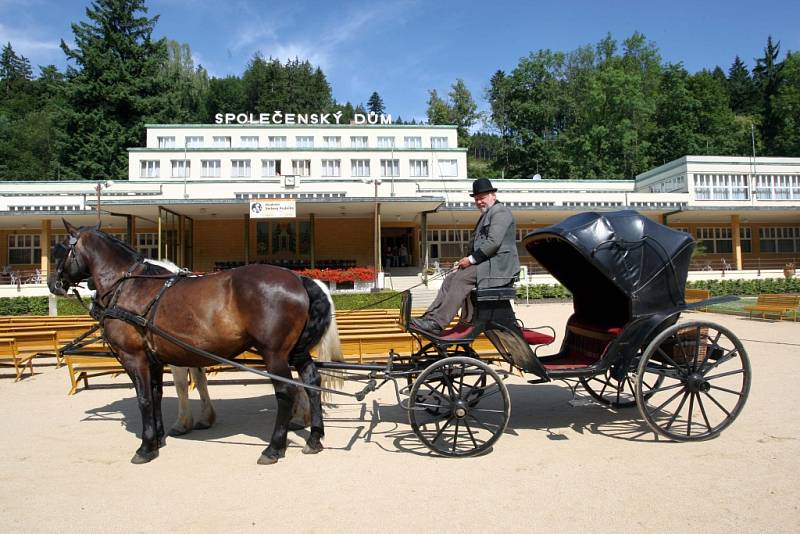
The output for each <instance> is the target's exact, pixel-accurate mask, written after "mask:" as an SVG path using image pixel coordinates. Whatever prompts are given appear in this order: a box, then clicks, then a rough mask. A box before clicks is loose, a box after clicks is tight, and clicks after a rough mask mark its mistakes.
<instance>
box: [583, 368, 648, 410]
mask: <svg viewBox="0 0 800 534" xmlns="http://www.w3.org/2000/svg"><path fill="white" fill-rule="evenodd" d="M580 380H581V384H582V385H583V387H584V389H585V390H586V392H587V393H588V394H589V395H591V396H592V398H594V399H595V400H596V401H597V402H599V403H601V404H604V405H606V406H611V407H612V408H632V407H633V406H636V385H635V381H636V376H635V375H634V374H633V373H626V374H625V377H624V379H623V380H617V379H616V378H614V377H613V376H611V369H608V370H607V371H606V372H605V374H602V375H595V376H590V377H587V378H581V379H580ZM663 381H664V377H663V376H655V377H647V378H646V379H645V380H644V381H643V385H644V387H645V388H646V389H645V396H646V397H649V396H650V395H651V393H650V392H649V391H650V390H651V389H653V388H657V387H658V386H660V385H661V383H662V382H663Z"/></svg>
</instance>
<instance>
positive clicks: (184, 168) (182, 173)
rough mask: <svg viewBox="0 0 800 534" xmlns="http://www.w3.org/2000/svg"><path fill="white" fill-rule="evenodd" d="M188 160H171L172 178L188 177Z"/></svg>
mask: <svg viewBox="0 0 800 534" xmlns="http://www.w3.org/2000/svg"><path fill="white" fill-rule="evenodd" d="M189 172H190V169H189V160H188V159H173V160H172V174H171V176H172V177H173V178H188V177H189Z"/></svg>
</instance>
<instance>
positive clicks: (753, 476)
mask: <svg viewBox="0 0 800 534" xmlns="http://www.w3.org/2000/svg"><path fill="white" fill-rule="evenodd" d="M569 312H570V306H569V305H568V304H547V305H532V306H523V307H522V308H521V309H520V310H519V315H520V316H521V317H523V318H525V319H526V322H528V323H534V324H536V323H539V324H540V323H551V324H555V325H563V324H564V322H565V320H566V318H567V316H568V314H569ZM700 316H702V317H704V318H708V319H710V320H713V321H717V322H719V323H721V324H723V325H726V326H728V327H729V328H730V329H731V330H732V331H733V332H735V333H736V334H737V335H738V336H739V337H740V338H742V339H743V340H744V343H745V346H746V348H747V350H748V351H749V354H750V358H751V362H752V366H753V383H752V389H751V393H750V399H749V402H748V404H747V406H746V407H745V409H744V412H743V413H742V415H741V416H740V417H739V418H738V419H737V421H736V422H735V423H734V424H733V425H732V426H731V427H730V428H728V429H727V430H726V431H724V432H723V433H722V435H721V436H720V437H719V438H717V439H714V440H711V441H707V442H701V443H681V444H677V443H668V442H664V441H658V440H656V439H655V437H654V435H653V434H652V433H651V432H648V431H647V430H646V428H645V427H644V426H643V423H641V422H640V419H639V414H638V411H637V410H636V409H635V408H633V409H628V410H616V411H615V410H611V409H607V408H603V407H600V406H598V405H588V406H578V407H573V406H571V405H570V404H568V401H569V400H570V399H571V398H572V397H571V394H570V392H569V390H568V389H567V388H566V387H564V386H560V385H556V384H545V385H535V386H531V385H527V384H525V383H524V381H523V380H521V379H512V380H511V381H510V383H509V390H510V392H511V399H512V406H513V408H512V417H511V423H510V426H509V429H508V430H507V432H506V435H504V436H503V437H502V439H500V441H499V442H498V443H497V444H496V445H495V447H494V449H493V450H492V451H491V452H490V453H489V454H486V455H484V456H481V457H477V458H468V459H448V458H441V457H437V456H433V455H432V454H430V453H429V452H428V451H427V449H424V448H423V447H422V446H421V445H420V444H419V443H418V441H417V439H416V437H415V436H414V434H413V433H412V432H411V428H410V427H409V425H408V423H407V419H406V415H405V413H404V412H403V411H402V410H401V409H400V408H398V407H397V406H396V402H395V398H394V393H393V391H392V390H391V389H390V388H385V389H383V390H380V391H379V392H377V393H375V394H372V395H370V396H369V397H368V398H367V399H366V400H365V401H364V402H355V401H346V402H345V403H344V404H340V405H338V406H337V407H335V408H332V409H329V410H328V414H327V418H326V429H327V435H326V440H325V444H326V447H327V448H326V450H325V451H324V452H322V453H321V454H318V455H316V456H305V455H303V454H301V452H300V448H301V447H302V444H303V442H304V439H303V437H304V435H305V434H304V433H302V432H301V433H298V434H293V435H292V443H291V446H290V448H289V450H288V451H287V455H286V457H285V458H284V459H283V460H281V461H280V462H279V463H278V464H276V465H273V466H259V465H256V460H257V459H258V457H259V455H260V452H261V450H262V449H263V448H264V447H265V444H266V440H267V437H268V432H269V431H270V430H271V428H272V424H273V421H274V415H275V402H274V399H273V397H272V396H271V394H270V393H271V386H269V385H268V384H267V383H265V382H263V381H258V380H255V381H253V380H250V379H249V378H248V379H247V380H243V379H244V378H245V377H244V376H243V375H242V374H241V373H237V374H234V373H227V374H226V376H224V377H221V378H220V377H217V378H212V384H213V385H212V388H211V393H212V396H213V397H214V398H215V405H216V408H217V413H218V418H219V420H218V423H217V425H216V426H215V427H214V428H212V429H210V430H205V431H195V432H193V433H192V434H189V435H188V436H185V437H182V438H170V439H169V440H168V445H167V447H165V448H163V449H161V455H160V457H159V458H157V459H156V460H155V461H153V462H151V463H149V464H147V465H132V464H130V463H129V459H130V457H131V455H132V454H133V452H134V450H135V449H136V448H137V447H138V445H139V440H138V438H137V437H136V436H137V433H138V432H139V431H140V416H139V412H138V408H137V406H136V403H135V400H134V394H133V389H132V388H131V387H130V385H129V383H128V379H127V378H126V377H119V378H116V379H113V378H108V377H106V378H102V379H98V380H95V383H96V384H97V385H98V387H97V388H95V389H91V390H89V391H80V392H79V393H78V394H77V395H75V396H73V397H67V395H66V393H67V390H68V377H67V373H66V371H65V370H62V369H58V370H57V369H55V368H54V367H52V366H44V367H41V366H40V367H39V368H38V369H37V371H38V373H37V374H36V375H35V376H34V377H33V378H31V379H25V380H24V381H22V382H20V383H16V384H15V383H13V380H12V379H9V378H7V377H4V378H2V379H0V417H2V422H3V429H2V433H0V450H1V451H2V454H0V517H2V522H1V523H0V531H4V532H20V531H21V532H55V531H61V532H64V531H66V532H145V531H153V530H158V531H173V532H175V531H208V532H241V531H251V532H258V531H280V532H356V531H367V532H415V531H434V530H435V531H441V532H472V531H481V532H501V531H513V532H518V531H534V532H538V531H543V532H544V531H547V532H587V531H590V532H613V533H619V532H636V531H641V530H648V531H669V532H677V531H680V532H704V533H707V532H798V531H800V491H799V490H800V483H799V482H798V472H800V417H799V416H798V406H800V388H798V383H799V382H800V379H799V378H798V371H797V369H798V358H800V324H793V323H788V322H781V323H776V322H769V321H766V322H763V321H750V320H746V319H741V318H735V317H730V316H722V315H713V314H693V315H692V317H700ZM3 372H4V373H5V371H3ZM256 378H257V377H256ZM242 382H247V384H243V383H242ZM353 389H355V388H353ZM193 396H196V393H193ZM193 402H194V408H195V411H197V410H198V409H199V401H193ZM175 412H176V399H175V393H174V389H173V388H172V387H168V388H165V398H164V413H165V421H166V423H167V424H168V425H171V424H172V422H173V421H174V418H175Z"/></svg>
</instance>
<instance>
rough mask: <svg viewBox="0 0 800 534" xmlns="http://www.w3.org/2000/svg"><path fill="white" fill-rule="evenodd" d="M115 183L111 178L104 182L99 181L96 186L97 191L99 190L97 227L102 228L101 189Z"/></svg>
mask: <svg viewBox="0 0 800 534" xmlns="http://www.w3.org/2000/svg"><path fill="white" fill-rule="evenodd" d="M112 185H114V182H113V181H111V180H106V181H104V182H97V185H96V186H95V187H94V190H95V192H97V227H98V228H100V191H102V190H103V189H108V188H109V187H111V186H112Z"/></svg>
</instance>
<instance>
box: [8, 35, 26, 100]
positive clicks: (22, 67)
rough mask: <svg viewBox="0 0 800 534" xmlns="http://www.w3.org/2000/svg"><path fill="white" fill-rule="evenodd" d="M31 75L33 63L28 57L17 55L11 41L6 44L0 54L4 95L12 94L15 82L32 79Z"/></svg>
mask: <svg viewBox="0 0 800 534" xmlns="http://www.w3.org/2000/svg"><path fill="white" fill-rule="evenodd" d="M31 77H32V72H31V63H30V61H28V58H26V57H25V56H20V55H17V53H16V52H14V49H13V48H12V47H11V43H8V44H6V45H5V46H4V47H3V52H2V54H0V82H1V83H2V87H3V95H4V96H6V97H8V96H10V95H11V93H12V91H13V87H14V85H15V84H18V83H20V82H26V81H30V80H31Z"/></svg>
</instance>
